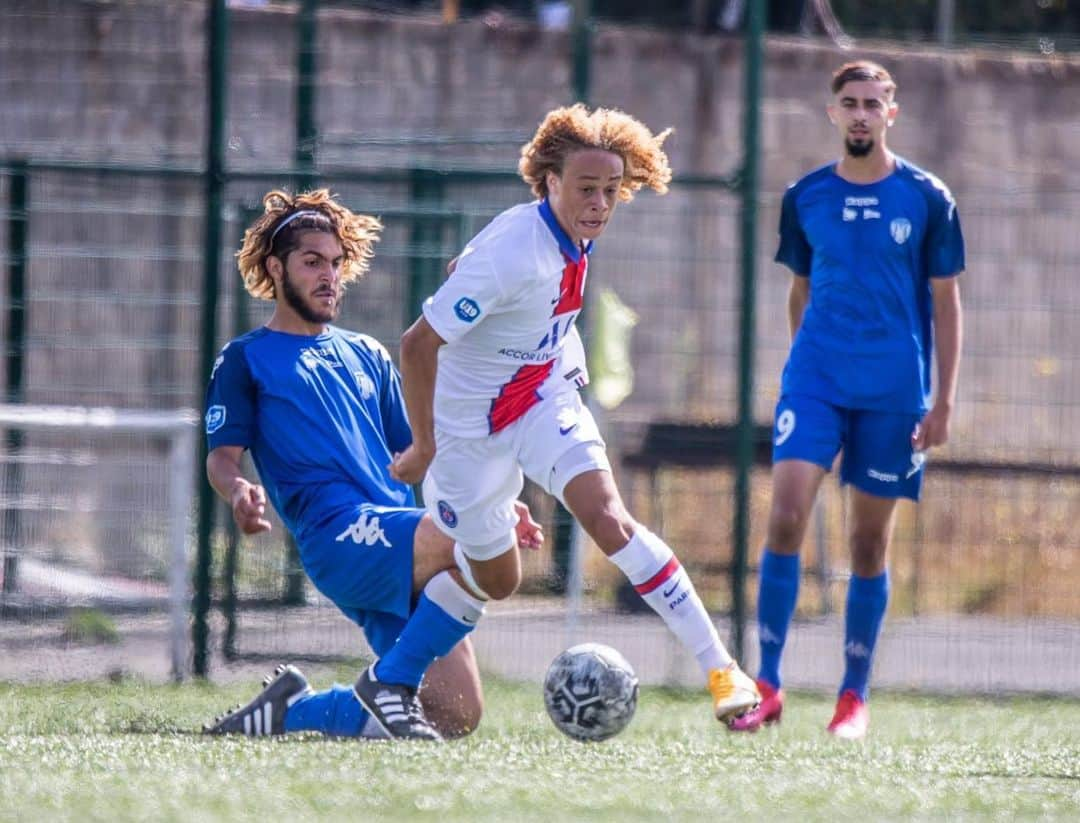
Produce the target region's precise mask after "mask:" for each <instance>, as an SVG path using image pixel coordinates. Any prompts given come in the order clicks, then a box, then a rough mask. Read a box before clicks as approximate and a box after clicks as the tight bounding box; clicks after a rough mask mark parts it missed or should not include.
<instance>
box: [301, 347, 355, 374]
mask: <svg viewBox="0 0 1080 823" xmlns="http://www.w3.org/2000/svg"><path fill="white" fill-rule="evenodd" d="M300 362H301V363H303V364H304V365H305V366H306V367H307V368H309V369H311V370H313V371H314V370H315V369H317V368H318V367H319V366H326V367H327V368H328V369H340V368H341V367H342V366H343V365H344V364H343V363H342V362H341V359H340V358H339V357H338V356H337V352H335V351H334V350H333V349H329V348H317V347H315V346H309V347H308V348H306V349H304V350H302V351H301V352H300Z"/></svg>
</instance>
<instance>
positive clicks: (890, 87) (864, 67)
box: [830, 60, 896, 100]
mask: <svg viewBox="0 0 1080 823" xmlns="http://www.w3.org/2000/svg"><path fill="white" fill-rule="evenodd" d="M859 80H877V81H879V82H881V83H884V84H885V94H886V95H887V96H888V98H889V99H890V100H891V99H892V96H893V94H895V93H896V81H894V80H893V79H892V75H891V74H889V72H888V70H887V69H886V68H885V67H884V66H882V65H879V64H877V63H874V62H872V61H870V60H855V61H853V62H851V63H844V65H842V66H841V67H840V68H838V69H837V70H836V71H834V72H833V76H832V85H831V87H830V88H832V93H833V94H837V93H839V91H840V89H842V88H843V87H844V84H845V83H852V82H857V81H859Z"/></svg>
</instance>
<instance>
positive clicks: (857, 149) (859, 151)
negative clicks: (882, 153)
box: [844, 139, 874, 157]
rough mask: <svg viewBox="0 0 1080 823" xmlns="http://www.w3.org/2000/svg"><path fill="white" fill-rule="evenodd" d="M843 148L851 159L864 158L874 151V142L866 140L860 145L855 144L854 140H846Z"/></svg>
mask: <svg viewBox="0 0 1080 823" xmlns="http://www.w3.org/2000/svg"><path fill="white" fill-rule="evenodd" d="M844 148H845V149H847V153H848V154H849V155H850V156H851V157H866V155H868V154H869V153H870V152H872V151H873V150H874V141H873V140H866V141H864V142H862V143H856V142H855V141H854V140H851V139H847V140H845V141H844Z"/></svg>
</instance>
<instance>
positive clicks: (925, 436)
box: [911, 404, 952, 451]
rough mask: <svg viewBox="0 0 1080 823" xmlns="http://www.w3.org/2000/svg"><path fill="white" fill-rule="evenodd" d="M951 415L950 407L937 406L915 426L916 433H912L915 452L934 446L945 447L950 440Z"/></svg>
mask: <svg viewBox="0 0 1080 823" xmlns="http://www.w3.org/2000/svg"><path fill="white" fill-rule="evenodd" d="M951 415H952V409H951V408H950V407H949V406H945V405H940V404H937V405H935V406H934V408H932V409H930V411H929V412H927V414H926V417H924V418H923V419H922V421H921V422H920V423H919V424H918V425H917V426H915V431H913V432H912V433H911V447H912V448H913V449H915V451H924V450H925V449H929V448H932V447H933V446H943V445H944V444H945V443H946V442H947V441H948V439H949V417H950V416H951Z"/></svg>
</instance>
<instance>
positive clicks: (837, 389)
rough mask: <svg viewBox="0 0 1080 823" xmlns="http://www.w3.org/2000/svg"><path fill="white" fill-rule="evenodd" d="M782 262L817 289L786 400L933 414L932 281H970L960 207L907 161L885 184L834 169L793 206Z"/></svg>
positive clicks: (786, 380) (814, 180)
mask: <svg viewBox="0 0 1080 823" xmlns="http://www.w3.org/2000/svg"><path fill="white" fill-rule="evenodd" d="M776 260H777V262H779V263H783V264H784V265H786V266H787V267H788V268H790V269H791V270H792V271H793V272H794V273H795V274H797V275H801V276H807V277H809V278H810V300H809V302H808V303H807V305H806V309H805V312H804V314H803V318H802V323H801V325H800V326H799V331H798V333H797V334H796V335H795V340H794V341H793V343H792V347H791V353H790V355H789V357H788V362H787V365H786V366H785V367H784V373H783V377H782V380H781V393H782V394H785V395H786V394H804V395H809V396H811V397H817V398H820V399H822V400H826V401H828V402H830V403H833V404H834V405H837V406H843V407H846V408H852V409H867V410H876V411H889V412H913V413H922V412H925V411H926V409H927V408H928V402H929V397H930V388H931V369H930V362H931V356H932V347H933V334H932V320H933V302H932V298H931V290H930V280H931V278H940V277H951V276H954V275H956V274H958V273H959V272H960V271H962V270H963V269H964V240H963V235H962V233H961V230H960V218H959V215H958V214H957V211H956V203H955V201H954V200H953V198H952V195H951V194H950V193H949V190H948V189H947V188H946V187H945V186H944V184H942V182H941V181H940V180H938V179H937V178H936V177H934V176H933V175H932V174H930V173H928V172H925V171H923V170H922V169H919V168H918V167H916V166H913V165H911V164H910V163H908V162H906V161H905V160H903V159H901V158H899V157H898V158H896V168H895V170H894V171H893V173H892V174H890V175H889V176H888V177H886V178H884V179H883V180H880V181H878V182H876V183H871V184H866V185H861V184H856V183H850V182H848V181H846V180H844V179H843V178H841V177H840V176H839V175H837V173H836V167H835V164H830V165H828V166H824V167H822V168H820V169H817V170H816V171H813V172H811V173H810V174H808V175H806V176H805V177H803V178H802V179H801V180H799V181H798V182H797V183H795V184H794V185H792V186H791V187H790V188H789V189H788V190H787V192H786V193H785V194H784V199H783V205H782V207H781V216H780V244H779V248H778V249H777V252H776Z"/></svg>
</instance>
